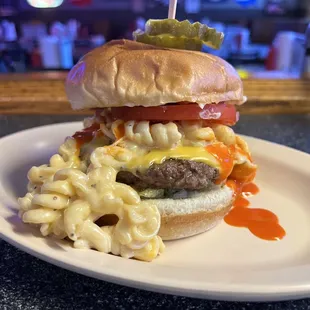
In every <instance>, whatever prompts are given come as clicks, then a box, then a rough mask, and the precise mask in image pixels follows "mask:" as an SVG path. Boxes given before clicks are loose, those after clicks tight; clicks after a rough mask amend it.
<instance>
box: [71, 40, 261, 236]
mask: <svg viewBox="0 0 310 310" xmlns="http://www.w3.org/2000/svg"><path fill="white" fill-rule="evenodd" d="M66 93H67V96H68V99H69V101H70V103H71V105H72V108H73V109H75V110H89V109H91V110H93V111H94V116H93V117H91V118H89V119H87V120H85V122H84V123H85V126H86V129H85V130H84V131H81V132H78V133H77V134H76V135H75V137H76V139H77V140H78V139H81V140H82V142H81V153H80V156H82V157H84V159H85V158H89V157H90V154H91V153H92V151H93V148H94V147H93V146H92V147H90V148H89V146H91V145H92V143H91V141H93V140H96V139H98V136H97V133H98V132H100V134H101V135H104V137H105V138H106V140H105V145H107V146H109V145H114V146H115V145H116V144H117V146H118V147H119V148H122V149H124V150H129V151H130V152H131V153H132V157H131V159H130V160H129V161H128V162H124V163H123V164H121V165H119V166H118V168H117V179H116V181H117V182H119V183H123V184H126V185H129V186H130V187H132V188H133V189H134V190H135V191H136V192H137V193H138V194H139V196H140V198H141V200H143V201H144V202H146V203H147V204H149V205H153V206H156V208H157V209H158V211H159V213H160V216H161V222H160V229H159V232H158V234H159V236H161V238H162V239H163V240H173V239H179V238H184V237H189V236H193V235H196V234H199V233H203V232H205V231H207V230H209V229H210V228H212V227H214V226H215V225H216V224H217V223H219V222H220V221H221V220H222V219H223V217H224V216H225V215H226V214H227V213H228V212H229V210H230V208H231V207H232V204H233V200H234V197H235V190H236V186H237V185H236V184H241V183H245V182H249V181H251V180H252V179H253V178H254V176H255V171H256V166H255V164H254V163H253V161H252V159H251V155H250V151H249V149H248V146H247V144H246V142H245V141H244V140H243V139H242V138H241V137H239V136H238V135H236V134H235V133H234V131H233V129H232V128H231V127H230V126H232V125H234V124H235V123H236V122H237V121H238V118H239V114H238V112H237V111H236V106H238V105H241V104H243V103H244V102H245V97H244V95H243V87H242V81H241V79H240V77H239V76H238V74H237V72H236V71H235V69H234V68H233V67H232V66H231V65H230V64H228V63H227V62H226V61H225V60H223V59H221V58H219V57H216V56H213V55H210V54H206V53H202V52H198V51H189V50H181V49H170V48H163V47H158V46H154V45H149V44H144V43H139V42H135V41H130V40H116V41H112V42H110V43H108V44H106V45H104V46H102V47H99V48H97V49H95V50H93V51H92V52H90V53H89V54H87V55H86V56H85V57H83V58H82V59H81V60H80V61H79V63H78V64H76V65H75V67H74V68H73V69H72V70H71V71H70V73H69V75H68V78H67V81H66ZM85 137H86V140H85ZM99 138H100V137H99ZM83 139H84V140H83ZM86 142H87V143H86ZM87 145H88V148H87ZM232 183H234V186H231V184H232Z"/></svg>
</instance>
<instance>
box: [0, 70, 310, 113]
mask: <svg viewBox="0 0 310 310" xmlns="http://www.w3.org/2000/svg"><path fill="white" fill-rule="evenodd" d="M66 76H67V72H57V71H50V72H49V71H47V72H33V73H25V74H3V75H0V115H8V114H63V115H72V114H81V115H83V114H84V115H85V114H91V113H92V112H91V111H73V110H71V107H70V104H69V102H68V100H67V98H66V94H65V89H64V81H65V78H66ZM243 83H244V94H245V96H247V98H248V101H247V103H246V104H244V105H243V106H241V107H240V108H239V110H240V112H241V113H242V114H289V113H291V114H296V113H310V79H298V78H282V79H278V78H273V77H269V78H253V77H252V78H249V79H244V80H243Z"/></svg>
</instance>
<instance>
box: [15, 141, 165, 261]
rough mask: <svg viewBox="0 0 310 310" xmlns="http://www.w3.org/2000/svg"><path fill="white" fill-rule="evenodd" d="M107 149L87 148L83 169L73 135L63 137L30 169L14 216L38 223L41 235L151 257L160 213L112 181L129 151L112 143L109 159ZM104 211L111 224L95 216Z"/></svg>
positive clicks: (157, 242)
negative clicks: (100, 222)
mask: <svg viewBox="0 0 310 310" xmlns="http://www.w3.org/2000/svg"><path fill="white" fill-rule="evenodd" d="M115 148H117V147H115ZM107 149H108V148H104V147H102V148H97V149H96V150H95V151H94V152H93V154H92V155H91V166H92V168H91V169H88V170H89V171H87V173H86V172H83V171H81V167H82V164H81V162H80V161H79V159H78V157H77V155H76V151H77V150H76V146H75V142H74V140H72V139H68V140H67V141H66V142H65V143H64V145H62V146H61V147H60V149H59V154H57V155H54V156H53V157H52V158H51V160H50V165H49V166H47V165H43V166H40V167H33V168H31V169H30V171H29V173H28V178H29V181H30V184H29V186H28V188H29V190H30V192H29V193H27V194H26V196H25V197H23V198H20V199H19V204H20V209H21V212H20V216H21V217H22V219H23V221H24V222H25V223H31V224H39V225H41V227H40V230H41V233H42V235H44V236H47V235H49V234H52V233H53V234H54V235H56V236H58V237H60V238H64V237H68V238H70V239H71V240H72V241H73V242H74V247H76V248H94V249H97V250H98V251H102V252H105V253H110V252H111V253H113V254H116V255H121V256H124V257H127V258H130V257H135V258H138V259H141V260H145V261H151V260H152V259H154V258H155V257H156V256H157V255H158V254H159V253H160V252H162V251H163V248H164V246H163V243H162V241H161V238H160V237H159V236H157V233H158V231H159V227H160V214H159V212H158V210H157V208H156V207H155V206H150V205H149V204H147V203H145V202H141V200H140V197H139V195H138V194H137V192H136V191H135V190H134V189H132V188H131V187H130V186H128V185H125V184H121V183H117V182H116V174H117V170H116V169H115V168H119V165H120V163H121V161H126V160H129V159H130V154H122V152H120V149H121V148H118V150H117V151H118V152H116V153H117V154H114V156H115V159H114V157H113V156H112V155H109V154H108V153H109V152H108V151H107ZM107 214H115V215H116V216H117V217H118V222H117V224H116V225H114V226H109V227H99V226H98V225H97V224H96V223H95V222H96V220H97V219H99V218H100V217H102V216H104V215H107Z"/></svg>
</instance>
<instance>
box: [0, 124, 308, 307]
mask: <svg viewBox="0 0 310 310" xmlns="http://www.w3.org/2000/svg"><path fill="white" fill-rule="evenodd" d="M80 128H81V124H80V123H66V124H58V125H52V126H44V127H38V128H34V129H31V130H26V131H23V132H19V133H17V134H14V135H11V136H7V137H5V138H2V139H0V150H1V152H0V237H1V238H3V239H4V240H6V241H8V242H9V243H11V244H13V245H15V246H16V247H18V248H20V249H22V250H24V251H26V252H28V253H30V254H32V255H34V256H37V257H39V258H41V259H43V260H45V261H47V262H50V263H52V264H55V265H58V266H60V267H63V268H67V269H69V270H72V271H75V272H78V273H82V274H85V275H88V276H91V277H95V278H98V279H103V280H107V281H111V282H114V283H118V284H123V285H128V286H133V287H137V288H142V289H147V290H152V291H158V292H163V293H173V294H178V295H186V296H192V297H201V298H212V299H223V300H239V301H270V300H285V299H296V298H302V297H310V203H309V202H310V187H309V185H310V155H307V154H305V153H302V152H299V151H296V150H293V149H290V148H287V147H283V146H280V145H277V144H273V143H270V142H266V141H262V140H258V139H254V138H248V137H246V140H247V141H248V143H249V146H250V148H251V150H252V153H253V156H254V158H255V160H256V162H257V163H258V165H259V172H258V176H257V181H256V183H257V184H258V185H259V187H260V189H261V193H260V194H259V195H257V196H255V197H253V198H252V199H251V200H252V207H258V208H266V209H269V210H271V211H273V212H275V213H276V214H277V215H278V217H279V219H280V223H281V224H282V226H283V227H284V228H285V230H286V233H287V236H286V237H285V238H284V239H283V240H282V241H278V242H268V241H263V240H261V239H258V238H256V237H254V236H253V235H252V234H251V233H249V231H248V230H247V229H243V228H235V227H231V226H228V225H227V224H225V223H224V222H223V223H222V224H220V225H219V226H217V227H216V228H215V229H213V230H211V231H210V232H208V233H205V234H201V235H198V236H195V237H192V238H187V239H184V240H179V241H173V242H166V245H167V249H166V252H165V253H164V255H162V256H161V257H159V258H158V259H156V260H155V261H153V262H152V263H145V262H140V261H135V260H126V259H123V258H120V257H115V256H112V255H107V254H103V253H99V252H96V251H92V250H78V249H73V248H72V247H71V245H70V244H69V243H65V242H59V241H56V240H54V239H52V238H42V237H41V236H40V234H39V233H38V231H37V230H36V229H34V228H32V227H30V226H28V225H25V224H23V223H21V221H20V220H19V218H18V217H17V212H16V210H17V209H16V208H17V206H16V197H18V196H20V195H23V194H24V193H25V188H26V173H27V171H28V169H29V168H30V167H31V166H32V165H38V164H42V163H46V162H47V161H48V159H49V157H50V156H51V155H52V154H53V153H54V152H56V151H57V149H58V146H59V145H60V144H61V143H62V142H63V139H64V137H65V136H67V135H71V134H72V133H74V132H75V131H76V130H78V129H80Z"/></svg>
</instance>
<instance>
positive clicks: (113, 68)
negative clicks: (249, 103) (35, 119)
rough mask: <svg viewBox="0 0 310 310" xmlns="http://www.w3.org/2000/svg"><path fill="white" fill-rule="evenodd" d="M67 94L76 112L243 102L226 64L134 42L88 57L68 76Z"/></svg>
mask: <svg viewBox="0 0 310 310" xmlns="http://www.w3.org/2000/svg"><path fill="white" fill-rule="evenodd" d="M66 93H67V96H68V99H69V101H70V103H71V105H72V108H73V109H89V108H108V107H121V106H146V107H149V106H159V105H162V104H166V103H171V102H174V103H177V102H181V101H189V102H197V103H200V104H211V103H219V102H221V101H229V102H230V103H231V104H241V103H243V102H244V99H243V88H242V81H241V79H240V77H239V76H238V74H237V72H236V70H235V69H234V68H233V67H232V66H231V65H230V64H228V63H227V62H226V61H225V60H223V59H221V58H219V57H216V56H213V55H210V54H206V53H202V52H195V51H188V50H178V49H167V48H160V47H156V46H152V45H148V44H143V43H138V42H135V41H129V40H117V41H111V42H109V43H107V44H105V45H103V46H102V47H99V48H96V49H94V50H93V51H91V52H90V53H88V54H87V55H85V56H84V57H83V58H82V59H81V60H80V61H79V62H78V63H77V64H76V65H75V66H74V67H73V68H72V70H71V71H70V72H69V74H68V77H67V80H66Z"/></svg>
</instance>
